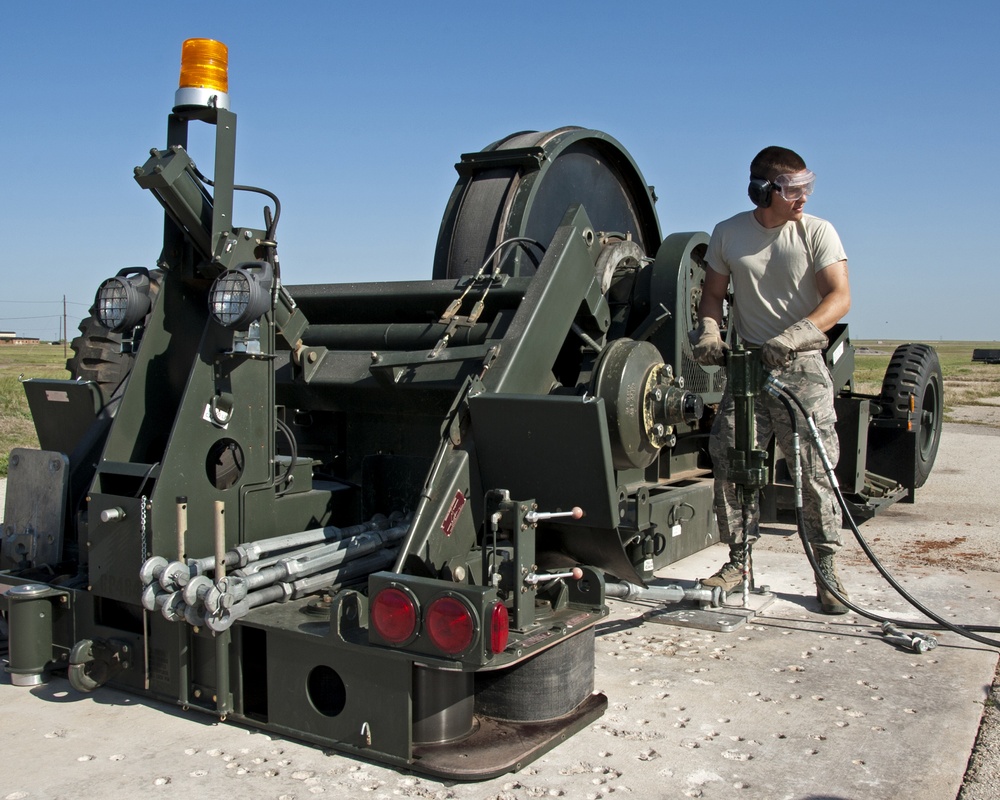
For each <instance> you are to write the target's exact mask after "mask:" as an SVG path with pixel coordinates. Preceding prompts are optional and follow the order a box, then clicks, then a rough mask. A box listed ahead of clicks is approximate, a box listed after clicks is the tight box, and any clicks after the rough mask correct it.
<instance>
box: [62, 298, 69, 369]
mask: <svg viewBox="0 0 1000 800" xmlns="http://www.w3.org/2000/svg"><path fill="white" fill-rule="evenodd" d="M62 340H63V358H67V357H68V354H67V353H66V295H63V335H62Z"/></svg>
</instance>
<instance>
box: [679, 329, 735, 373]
mask: <svg viewBox="0 0 1000 800" xmlns="http://www.w3.org/2000/svg"><path fill="white" fill-rule="evenodd" d="M688 338H689V339H690V340H691V347H692V355H693V357H694V360H695V361H697V362H698V363H699V364H703V365H705V366H719V367H721V366H723V365H724V364H725V363H726V351H727V350H728V349H729V345H728V344H726V343H725V342H724V341H723V340H722V334H721V333H720V332H719V323H718V322H716V321H715V320H714V319H713V318H712V317H702V318H701V321H700V322H699V324H698V327H697V328H696V329H695V330H693V331H690V332H688Z"/></svg>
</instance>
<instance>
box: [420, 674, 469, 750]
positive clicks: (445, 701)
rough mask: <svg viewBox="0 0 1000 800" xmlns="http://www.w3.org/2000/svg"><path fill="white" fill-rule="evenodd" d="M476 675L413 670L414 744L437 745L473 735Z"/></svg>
mask: <svg viewBox="0 0 1000 800" xmlns="http://www.w3.org/2000/svg"><path fill="white" fill-rule="evenodd" d="M474 684H475V675H474V673H472V672H464V671H459V670H441V669H429V668H427V667H414V668H413V743H414V744H438V743H440V742H450V741H453V740H455V739H459V738H461V737H462V736H465V735H467V734H469V733H471V732H472V726H473V722H474V720H473V716H472V711H473V708H474V705H475V703H474V700H473V696H474V695H473V687H474Z"/></svg>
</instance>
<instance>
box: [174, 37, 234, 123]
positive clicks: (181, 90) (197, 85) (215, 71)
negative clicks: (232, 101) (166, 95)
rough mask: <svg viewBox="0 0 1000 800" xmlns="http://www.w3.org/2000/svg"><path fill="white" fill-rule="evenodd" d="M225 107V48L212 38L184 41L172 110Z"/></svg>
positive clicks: (227, 102) (226, 57) (227, 67)
mask: <svg viewBox="0 0 1000 800" xmlns="http://www.w3.org/2000/svg"><path fill="white" fill-rule="evenodd" d="M191 106H200V107H203V108H225V109H228V108H229V48H228V47H226V46H225V45H224V44H223V43H222V42H217V41H215V40H214V39H187V40H186V41H185V42H184V44H183V45H182V47H181V77H180V81H179V85H178V89H177V93H176V94H175V95H174V108H189V107H191Z"/></svg>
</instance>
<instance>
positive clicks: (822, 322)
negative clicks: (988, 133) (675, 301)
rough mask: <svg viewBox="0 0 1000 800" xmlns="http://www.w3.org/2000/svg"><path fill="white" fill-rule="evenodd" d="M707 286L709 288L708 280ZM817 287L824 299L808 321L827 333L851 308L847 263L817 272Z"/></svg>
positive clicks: (837, 264) (833, 265) (838, 263)
mask: <svg viewBox="0 0 1000 800" xmlns="http://www.w3.org/2000/svg"><path fill="white" fill-rule="evenodd" d="M705 286H706V288H707V287H708V280H707V279H706V281H705ZM816 287H817V288H818V289H819V293H820V296H821V297H822V298H823V299H822V300H820V302H819V305H818V306H816V308H814V309H813V311H812V313H810V314H809V316H808V317H806V319H808V320H809V321H810V322H811V323H812V324H813V325H815V326H816V327H817V328H819V329H820V330H821V331H824V332H826V331H828V330H830V328H832V327H833V326H834V325H836V324H837V323H838V322H840V320H841V319H843V318H844V316H845V315H846V314H847V312H848V311H849V310H850V308H851V285H850V281H848V279H847V262H846V261H838V262H837V263H836V264H831V265H830V266H828V267H826V268H824V269H821V270H820V271H819V272H817V273H816ZM702 302H704V300H703V301H702Z"/></svg>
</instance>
